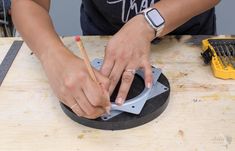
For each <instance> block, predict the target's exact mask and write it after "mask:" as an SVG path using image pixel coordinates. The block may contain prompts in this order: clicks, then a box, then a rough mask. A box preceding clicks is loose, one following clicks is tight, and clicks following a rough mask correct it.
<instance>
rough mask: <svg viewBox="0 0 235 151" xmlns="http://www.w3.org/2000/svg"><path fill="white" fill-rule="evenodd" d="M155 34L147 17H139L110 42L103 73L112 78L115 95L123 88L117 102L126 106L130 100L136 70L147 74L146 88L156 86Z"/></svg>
mask: <svg viewBox="0 0 235 151" xmlns="http://www.w3.org/2000/svg"><path fill="white" fill-rule="evenodd" d="M154 33H155V31H154V30H153V29H152V28H151V27H150V25H149V24H148V23H147V21H146V20H145V18H144V16H143V15H137V16H135V17H134V18H132V19H131V20H130V21H129V22H127V23H126V24H125V25H124V26H123V27H122V28H121V29H120V31H119V32H117V33H116V34H115V35H114V36H113V37H112V39H111V40H110V41H109V43H108V45H107V47H106V50H105V58H104V64H103V66H102V68H101V73H102V74H103V75H105V76H107V77H109V79H110V81H111V85H110V88H109V93H110V94H112V92H113V90H114V89H115V87H116V85H117V83H118V82H119V80H120V78H121V77H122V80H121V86H120V89H119V92H118V95H117V99H116V100H115V102H116V104H118V105H122V104H123V103H124V101H125V99H126V97H127V94H128V92H129V89H130V86H131V84H132V81H133V79H134V75H135V71H136V70H137V69H139V68H141V69H143V70H144V72H145V86H146V87H148V88H150V87H151V86H152V81H153V80H152V68H151V65H150V61H149V55H150V45H151V41H152V40H153V38H154Z"/></svg>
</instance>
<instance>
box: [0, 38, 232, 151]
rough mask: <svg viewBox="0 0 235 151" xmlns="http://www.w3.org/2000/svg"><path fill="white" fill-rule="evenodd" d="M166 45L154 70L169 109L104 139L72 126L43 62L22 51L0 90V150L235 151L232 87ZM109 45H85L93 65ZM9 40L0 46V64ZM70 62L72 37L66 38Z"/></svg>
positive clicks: (194, 55) (157, 51) (183, 43)
mask: <svg viewBox="0 0 235 151" xmlns="http://www.w3.org/2000/svg"><path fill="white" fill-rule="evenodd" d="M191 38H192V37H190V36H184V37H181V38H180V39H179V40H177V39H176V38H174V37H167V38H165V39H164V40H162V41H161V42H160V43H159V44H158V45H154V46H152V54H151V62H152V64H153V65H155V66H157V67H160V68H162V70H163V72H164V74H165V75H166V76H167V77H168V79H169V81H170V84H171V89H172V90H171V95H170V103H169V106H168V107H167V109H166V111H165V112H164V113H163V114H162V115H161V116H160V117H159V118H157V119H155V120H154V121H152V122H150V123H148V124H145V125H143V126H140V127H137V128H133V129H129V130H124V131H102V130H96V129H92V128H88V127H85V126H82V125H79V124H77V123H74V122H73V121H71V120H70V119H69V118H68V117H66V116H65V114H64V113H63V112H62V110H61V108H60V106H59V103H58V99H57V98H56V97H55V95H54V94H53V93H52V90H51V88H50V86H49V84H48V80H47V78H46V76H45V74H44V72H43V69H42V67H41V65H40V62H39V61H38V60H37V59H36V57H35V56H34V55H31V51H30V50H29V48H28V47H27V46H26V45H25V44H24V45H23V47H22V49H21V50H20V52H19V54H18V56H17V57H16V59H15V61H14V63H13V65H12V67H11V69H10V71H9V73H8V75H7V77H6V79H5V80H4V82H3V85H2V86H1V87H0V150H4V151H5V150H17V151H21V150H22V151H32V150H34V151H39V150H48V151H49V150H57V151H64V150H70V151H93V150H96V151H111V150H112V151H126V150H128V151H143V150H146V151H183V150H186V151H223V150H229V151H234V150H235V81H234V80H220V79H216V78H214V77H213V75H212V72H211V69H210V67H209V66H205V65H204V64H203V61H202V60H201V58H200V51H201V49H200V47H198V46H195V45H191V44H190V43H187V42H188V41H189V40H190V39H191ZM108 39H109V37H83V42H84V45H85V47H86V49H87V50H88V53H89V56H90V58H96V57H99V58H100V57H102V56H103V55H104V54H103V52H104V48H105V46H106V44H107V42H108ZM13 40H14V39H0V59H1V60H0V62H1V61H2V59H3V58H4V55H5V54H6V52H7V49H8V48H9V47H10V45H11V43H12V42H13ZM63 41H64V43H65V44H66V46H67V47H68V48H70V49H71V51H73V52H74V53H75V54H78V53H79V50H78V48H77V46H76V44H75V42H74V40H73V38H72V37H68V38H63Z"/></svg>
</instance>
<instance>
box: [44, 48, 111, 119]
mask: <svg viewBox="0 0 235 151" xmlns="http://www.w3.org/2000/svg"><path fill="white" fill-rule="evenodd" d="M41 61H42V64H43V67H44V69H45V72H46V74H47V77H48V79H49V83H50V85H51V87H52V89H53V91H54V93H55V94H56V95H57V97H58V98H59V99H60V101H62V102H63V103H64V104H66V105H67V106H68V107H70V108H71V109H72V110H73V111H74V112H75V113H76V114H77V115H78V116H80V117H85V118H89V119H95V118H97V117H99V116H101V115H102V114H104V113H105V111H106V110H107V108H110V100H109V94H108V89H109V84H110V82H109V79H108V78H106V77H105V76H103V75H101V74H100V73H99V72H98V71H96V70H95V69H94V72H95V75H96V77H97V79H98V81H99V83H100V84H97V83H96V82H95V81H93V80H92V78H91V77H90V75H89V73H88V70H87V68H86V66H85V63H84V62H83V60H82V59H80V58H78V57H77V56H75V55H74V54H72V53H71V52H70V51H69V50H67V49H66V48H62V49H61V50H58V52H57V53H56V54H49V53H48V54H46V55H44V56H43V57H42V58H41Z"/></svg>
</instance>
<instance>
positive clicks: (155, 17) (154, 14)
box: [146, 9, 165, 27]
mask: <svg viewBox="0 0 235 151" xmlns="http://www.w3.org/2000/svg"><path fill="white" fill-rule="evenodd" d="M146 15H147V16H148V18H149V19H150V20H151V22H152V24H153V25H154V26H155V27H159V26H161V25H162V24H164V22H165V21H164V19H163V17H162V16H161V14H160V13H159V12H158V11H157V10H156V9H152V10H151V11H149V12H147V13H146Z"/></svg>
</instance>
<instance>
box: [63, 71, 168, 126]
mask: <svg viewBox="0 0 235 151" xmlns="http://www.w3.org/2000/svg"><path fill="white" fill-rule="evenodd" d="M158 82H160V83H162V84H163V85H165V86H166V87H168V88H169V89H168V91H166V92H164V93H162V94H160V95H158V96H156V97H154V98H151V99H150V100H148V101H147V102H146V103H145V105H144V107H143V109H142V111H141V113H140V114H139V115H135V114H130V113H121V114H120V115H118V116H116V117H113V118H112V119H109V120H108V121H103V120H102V119H101V118H97V119H95V120H90V119H87V118H83V117H78V116H77V115H76V114H75V113H74V112H73V111H72V110H71V109H70V108H69V107H67V106H66V105H64V104H63V103H61V107H62V110H63V111H64V112H65V114H66V115H67V116H69V117H70V118H71V119H72V120H73V121H75V122H78V123H80V124H82V125H85V126H88V127H92V128H97V129H103V130H123V129H128V128H133V127H136V126H140V125H143V124H145V123H147V122H150V121H152V120H153V119H155V118H156V117H158V116H159V115H160V114H161V113H162V112H163V111H164V110H165V109H166V107H167V105H168V102H169V101H168V97H169V94H170V84H169V82H168V80H167V78H166V77H165V76H164V75H163V74H161V76H160V77H159V79H158ZM119 86H120V83H119V84H118V85H117V87H116V89H115V91H114V93H113V95H112V96H111V100H115V97H116V95H117V92H118V88H119ZM143 89H144V81H143V79H142V78H141V77H139V76H138V75H135V79H134V82H133V83H132V86H131V88H130V91H129V93H128V96H127V99H130V98H134V97H136V96H137V95H138V94H140V93H141V92H142V91H143Z"/></svg>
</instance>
